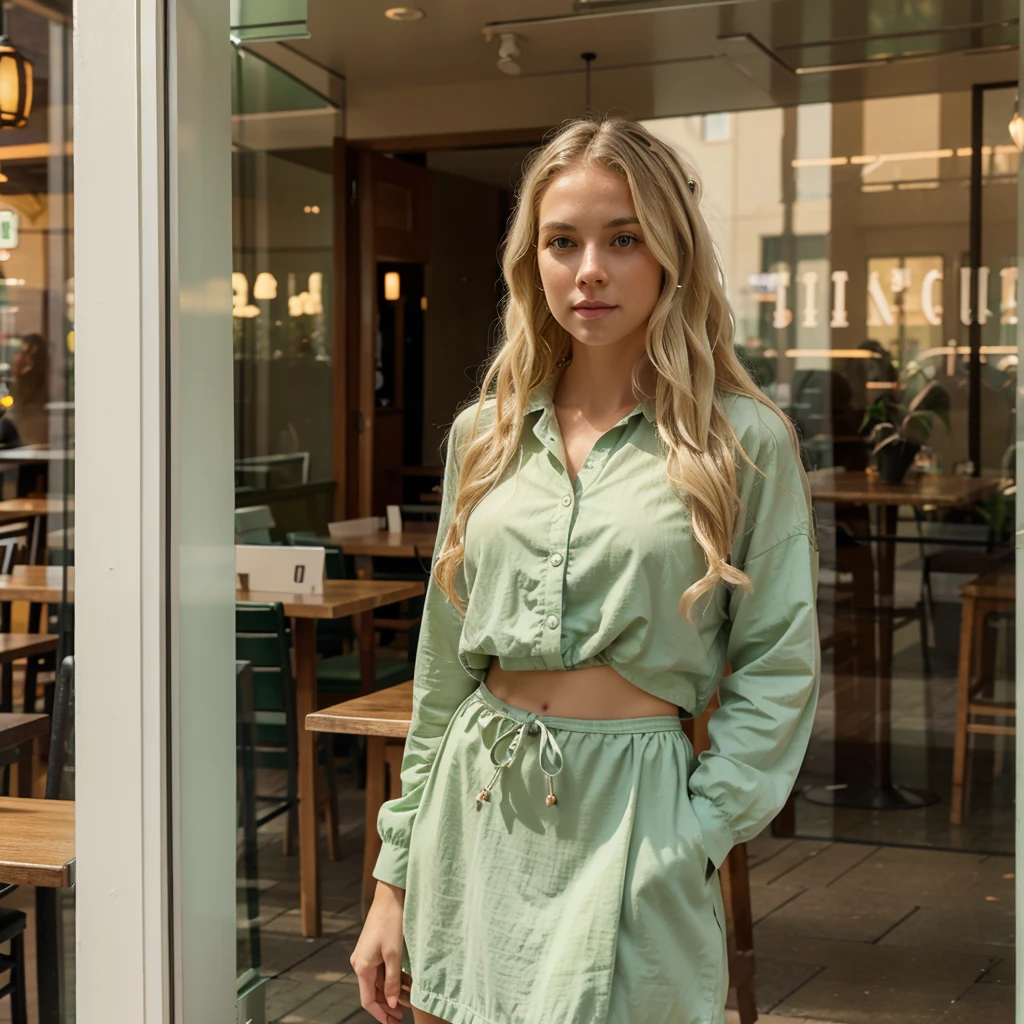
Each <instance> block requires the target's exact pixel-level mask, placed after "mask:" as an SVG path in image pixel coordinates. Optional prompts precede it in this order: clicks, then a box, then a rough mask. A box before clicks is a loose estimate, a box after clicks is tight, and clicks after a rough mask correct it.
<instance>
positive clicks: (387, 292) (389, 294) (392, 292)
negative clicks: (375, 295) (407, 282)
mask: <svg viewBox="0 0 1024 1024" xmlns="http://www.w3.org/2000/svg"><path fill="white" fill-rule="evenodd" d="M401 297H402V278H401V277H400V276H399V274H398V271H396V270H389V271H388V272H387V273H386V274H385V275H384V298H385V299H386V300H387V301H388V302H397V301H398V300H399V299H400V298H401Z"/></svg>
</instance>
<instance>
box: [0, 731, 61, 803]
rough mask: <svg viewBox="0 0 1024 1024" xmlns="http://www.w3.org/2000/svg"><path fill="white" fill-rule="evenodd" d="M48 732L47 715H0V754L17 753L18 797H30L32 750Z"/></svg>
mask: <svg viewBox="0 0 1024 1024" xmlns="http://www.w3.org/2000/svg"><path fill="white" fill-rule="evenodd" d="M49 731H50V716H49V715H16V714H12V713H10V712H2V713H0V754H2V753H3V752H4V751H6V750H17V751H18V796H19V797H29V796H31V795H32V748H33V746H34V744H35V741H36V740H37V739H42V738H43V737H44V736H46V735H47V734H48V733H49Z"/></svg>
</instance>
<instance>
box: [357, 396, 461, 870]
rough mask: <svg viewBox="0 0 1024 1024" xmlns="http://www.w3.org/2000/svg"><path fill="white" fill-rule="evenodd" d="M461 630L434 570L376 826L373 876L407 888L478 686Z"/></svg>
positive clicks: (453, 444)
mask: <svg viewBox="0 0 1024 1024" xmlns="http://www.w3.org/2000/svg"><path fill="white" fill-rule="evenodd" d="M469 411H470V412H472V410H469ZM463 421H464V417H463V416H460V417H456V421H455V423H454V425H453V426H452V429H451V431H450V432H449V435H448V455H447V458H446V460H445V470H444V485H443V492H442V499H441V510H440V516H439V519H438V531H437V543H436V545H435V547H434V557H435V558H436V556H437V553H438V551H439V550H440V547H441V544H442V543H443V541H444V537H445V534H446V533H447V531H448V525H449V523H450V522H451V517H452V512H453V509H454V506H455V494H456V489H457V485H458V479H459V465H460V459H459V455H460V451H459V446H458V437H459V436H460V435H461V433H462V431H461V429H460V428H461V427H462V425H463ZM431 568H433V561H432V563H431ZM461 634H462V616H461V615H460V613H459V611H458V610H457V609H456V608H455V607H454V606H453V605H452V603H451V602H450V601H449V600H448V598H447V597H446V596H445V594H444V592H443V591H441V590H440V588H439V587H438V586H437V585H436V583H435V582H434V577H433V572H431V576H430V579H429V581H428V582H427V591H426V597H425V598H424V603H423V618H422V621H421V624H420V636H419V644H418V646H417V649H416V664H415V666H414V669H413V711H412V723H411V725H410V727H409V736H408V738H407V740H406V743H405V754H404V756H403V758H402V795H401V796H400V797H398V798H396V799H394V800H389V801H387V802H386V803H385V804H384V805H383V806H382V807H381V809H380V813H379V814H378V816H377V831H378V833H379V834H380V837H381V840H382V842H383V846H382V847H381V851H380V854H379V856H378V857H377V862H376V865H375V866H374V869H373V876H374V878H377V879H379V880H380V881H383V882H389V883H390V884H391V885H396V886H398V887H399V888H402V889H404V888H405V876H406V868H407V866H408V860H409V840H410V837H411V834H412V827H413V822H414V821H415V819H416V812H417V810H418V809H419V805H420V798H421V796H422V794H423V787H424V785H425V783H426V781H427V777H428V775H429V774H430V768H431V765H432V764H433V762H434V757H435V756H436V754H437V751H438V748H439V747H440V745H441V740H442V738H443V736H444V734H445V730H446V729H447V728H448V723H449V722H450V721H451V718H452V716H453V715H454V713H455V711H456V710H457V709H458V707H459V705H460V704H461V703H462V702H463V701H464V700H465V699H466V697H468V696H469V695H470V693H472V692H473V690H474V689H475V688H476V686H477V682H476V680H475V679H474V678H473V677H472V676H471V675H469V674H468V673H467V672H466V670H465V669H464V668H463V667H462V665H461V664H460V662H459V658H458V653H459V638H460V636H461Z"/></svg>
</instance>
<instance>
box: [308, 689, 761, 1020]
mask: <svg viewBox="0 0 1024 1024" xmlns="http://www.w3.org/2000/svg"><path fill="white" fill-rule="evenodd" d="M412 686H413V684H412V680H409V681H408V682H404V683H400V684H399V685H398V686H392V687H390V688H389V689H387V690H381V691H379V692H377V693H371V694H368V695H367V696H365V697H357V698H355V699H354V700H349V701H345V702H344V703H341V704H335V705H334V707H331V708H325V709H324V710H323V711H319V712H317V713H316V714H313V715H309V716H308V717H307V718H306V728H307V729H311V730H313V731H314V732H327V733H349V734H355V735H364V736H366V737H367V741H366V838H365V843H364V847H363V900H362V905H363V913H364V915H365V913H366V911H367V910H368V909H369V907H370V903H371V902H372V900H373V892H374V889H375V887H376V881H375V880H374V877H373V866H374V864H375V863H376V861H377V855H378V854H379V853H380V846H381V843H380V836H378V834H377V814H378V812H379V811H380V807H381V804H383V803H384V801H385V800H388V799H391V798H392V797H394V796H398V795H400V794H401V788H402V784H401V777H400V773H401V768H402V754H403V752H404V748H405V737H406V736H407V735H408V734H409V726H410V724H411V721H412ZM716 706H717V705H716ZM710 713H711V709H709V710H708V711H707V712H706V713H705V714H704V715H703V716H701V718H700V719H698V720H697V721H695V722H694V721H692V720H691V721H690V722H689V723H688V724H689V725H691V726H692V732H693V734H694V735H693V736H692V737H691V743H693V746H694V750H696V751H700V750H703V749H706V747H707V742H708V740H707V719H708V717H709V715H710ZM686 724H687V723H684V728H685V727H686ZM687 732H688V734H689V732H690V730H689V729H688V730H687ZM719 877H720V878H721V881H722V897H723V901H724V903H725V915H726V921H727V939H728V946H729V988H730V991H731V997H732V999H733V1001H734V1002H735V1005H736V1007H737V1008H738V1010H739V1014H740V1021H741V1024H752V1022H753V1021H755V1020H757V1006H756V1002H755V999H754V928H753V917H752V915H751V911H750V881H749V878H748V876H747V850H746V847H745V846H737V847H734V848H733V850H732V852H731V853H730V854H729V856H728V858H727V859H726V862H725V863H724V864H723V865H722V869H721V871H720V872H719Z"/></svg>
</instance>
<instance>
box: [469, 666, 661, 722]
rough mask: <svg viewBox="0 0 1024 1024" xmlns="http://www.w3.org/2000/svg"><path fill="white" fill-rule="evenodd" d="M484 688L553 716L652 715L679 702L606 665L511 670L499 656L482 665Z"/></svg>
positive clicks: (512, 703) (519, 705)
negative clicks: (653, 691) (635, 682)
mask: <svg viewBox="0 0 1024 1024" xmlns="http://www.w3.org/2000/svg"><path fill="white" fill-rule="evenodd" d="M486 684H487V689H488V690H490V691H491V693H493V694H494V696H495V697H497V698H498V700H502V701H504V702H505V703H506V704H511V705H512V706H513V707H516V708H521V709H522V710H523V711H533V712H535V713H536V714H538V715H551V716H552V717H553V718H591V719H613V718H654V717H656V716H658V715H678V714H679V708H678V707H676V705H675V704H670V703H669V702H668V701H667V700H662V699H661V698H660V697H655V696H654V695H653V694H650V693H647V692H646V691H644V690H641V689H640V687H639V686H636V685H634V684H633V683H631V682H630V681H629V680H628V679H626V678H624V677H623V676H622V675H620V674H619V673H618V672H616V671H615V669H613V668H612V667H611V666H610V665H589V666H587V667H586V668H574V669H528V670H525V671H515V672H510V671H509V670H508V669H503V668H502V667H501V665H500V664H499V663H498V659H497V658H494V659H492V661H491V664H490V667H489V668H488V670H487V679H486Z"/></svg>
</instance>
